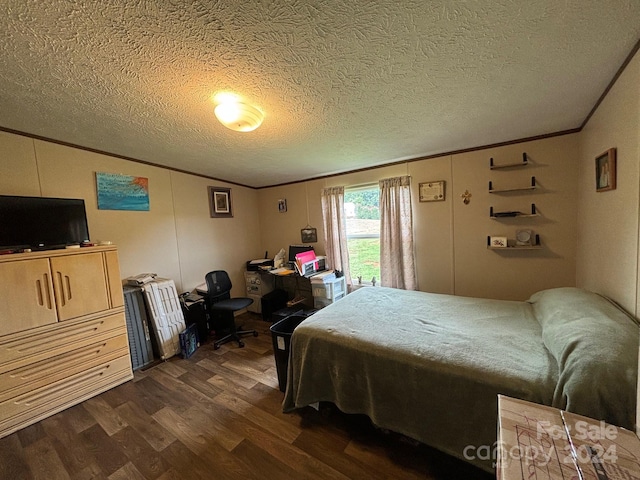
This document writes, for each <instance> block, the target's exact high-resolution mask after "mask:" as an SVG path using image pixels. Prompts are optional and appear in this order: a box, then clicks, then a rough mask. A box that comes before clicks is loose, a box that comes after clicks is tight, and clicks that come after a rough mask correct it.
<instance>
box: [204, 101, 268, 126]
mask: <svg viewBox="0 0 640 480" xmlns="http://www.w3.org/2000/svg"><path fill="white" fill-rule="evenodd" d="M214 113H215V114H216V117H218V120H220V123H222V124H223V125H224V126H225V127H227V128H230V129H231V130H235V131H236V132H251V131H252V130H255V129H256V128H258V127H259V126H260V125H261V124H262V120H264V114H263V113H262V112H261V111H260V110H258V109H257V108H256V107H254V106H252V105H248V104H246V103H241V102H224V103H220V104H219V105H217V106H216V108H215V110H214Z"/></svg>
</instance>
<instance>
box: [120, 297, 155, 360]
mask: <svg viewBox="0 0 640 480" xmlns="http://www.w3.org/2000/svg"><path fill="white" fill-rule="evenodd" d="M123 290H124V315H125V317H126V321H127V335H128V337H129V351H130V352H131V366H132V368H133V370H137V369H139V368H141V367H144V366H146V365H149V364H150V363H152V362H153V348H152V346H151V336H150V335H149V324H148V320H147V310H146V307H145V305H144V298H143V297H142V291H141V290H140V288H139V287H123Z"/></svg>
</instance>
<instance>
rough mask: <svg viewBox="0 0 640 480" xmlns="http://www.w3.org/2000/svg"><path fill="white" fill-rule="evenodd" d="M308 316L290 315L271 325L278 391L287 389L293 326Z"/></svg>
mask: <svg viewBox="0 0 640 480" xmlns="http://www.w3.org/2000/svg"><path fill="white" fill-rule="evenodd" d="M307 318H308V317H307V316H305V315H291V316H289V317H287V318H285V319H284V320H280V321H279V322H278V323H274V324H273V325H271V327H270V328H269V330H271V340H272V342H273V355H274V357H275V359H276V370H277V372H278V386H279V387H280V391H281V392H284V391H285V390H286V389H287V369H288V368H289V350H290V347H291V335H293V331H294V330H295V328H296V327H297V326H298V325H300V324H301V323H302V322H303V321H304V320H306V319H307Z"/></svg>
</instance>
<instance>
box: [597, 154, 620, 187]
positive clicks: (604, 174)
mask: <svg viewBox="0 0 640 480" xmlns="http://www.w3.org/2000/svg"><path fill="white" fill-rule="evenodd" d="M615 188H616V149H615V148H610V149H609V150H607V151H606V152H604V153H602V154H600V155H598V156H597V157H596V192H604V191H606V190H615Z"/></svg>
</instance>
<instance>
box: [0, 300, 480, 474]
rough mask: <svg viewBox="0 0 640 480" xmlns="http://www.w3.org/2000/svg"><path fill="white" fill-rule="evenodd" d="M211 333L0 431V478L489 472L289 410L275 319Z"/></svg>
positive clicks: (358, 419)
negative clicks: (237, 333) (228, 339)
mask: <svg viewBox="0 0 640 480" xmlns="http://www.w3.org/2000/svg"><path fill="white" fill-rule="evenodd" d="M240 319H241V323H243V324H244V326H245V327H251V328H255V329H257V330H258V331H259V332H260V335H259V336H258V337H256V338H254V337H247V338H246V342H245V343H246V346H245V348H238V346H237V344H234V343H229V344H227V345H224V346H222V347H221V348H220V349H219V350H217V351H216V350H214V349H213V343H212V342H211V341H209V342H207V343H205V344H204V345H202V346H201V347H200V348H199V349H198V350H197V351H196V353H195V354H194V355H193V356H192V357H191V358H189V359H186V360H185V359H182V358H179V357H173V358H171V359H170V360H169V361H167V362H162V363H159V364H157V365H155V366H153V367H151V368H148V369H146V370H145V371H137V372H135V378H134V380H133V381H131V382H127V383H126V384H124V385H121V386H119V387H117V388H114V389H112V390H110V391H108V392H105V393H103V394H102V395H99V396H97V397H94V398H92V399H90V400H87V401H85V402H83V403H81V404H79V405H77V406H75V407H72V408H69V409H67V410H65V411H63V412H61V413H58V414H57V415H53V416H52V417H49V418H47V419H46V420H43V421H41V422H38V423H36V424H34V425H32V426H30V427H27V428H24V429H22V430H21V431H19V432H17V433H14V434H12V435H9V436H8V437H5V438H3V439H0V478H2V479H7V480H29V479H43V480H44V479H46V480H55V479H110V480H137V479H162V480H169V479H186V480H189V479H244V478H247V479H302V478H305V479H306V478H308V479H347V478H352V479H482V480H488V479H490V478H493V477H492V476H491V475H489V474H487V473H485V472H482V471H480V470H477V469H476V468H474V467H472V466H470V465H467V464H465V463H464V462H460V461H458V460H455V459H453V458H451V457H449V456H447V455H444V454H441V453H439V452H437V451H435V450H433V449H430V448H428V447H426V446H424V445H416V444H415V443H414V442H411V441H408V440H406V439H403V438H402V437H401V436H399V435H395V434H388V433H383V432H381V431H380V430H378V429H376V428H374V427H372V426H371V424H370V422H369V421H368V419H367V418H366V417H364V416H358V415H345V414H343V413H341V412H339V411H337V410H336V409H335V408H330V407H326V408H322V409H320V411H316V410H314V409H312V408H305V409H302V410H300V411H298V412H296V413H290V414H283V413H282V411H281V402H282V398H283V394H282V393H281V392H280V390H279V389H278V380H277V374H276V369H275V360H274V357H273V351H272V347H271V333H270V331H269V326H270V324H269V323H266V322H264V321H262V320H261V319H260V317H259V316H257V315H255V314H249V313H247V314H244V315H243V316H241V317H240Z"/></svg>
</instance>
